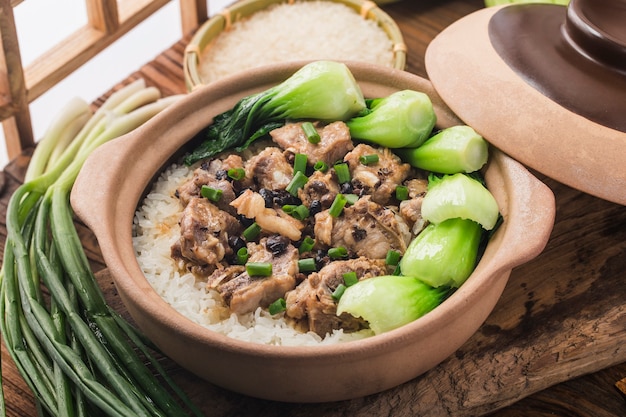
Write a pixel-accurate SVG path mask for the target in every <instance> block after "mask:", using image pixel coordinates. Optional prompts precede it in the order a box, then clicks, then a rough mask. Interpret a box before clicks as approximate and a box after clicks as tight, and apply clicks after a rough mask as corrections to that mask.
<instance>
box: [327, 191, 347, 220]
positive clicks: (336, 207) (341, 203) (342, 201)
mask: <svg viewBox="0 0 626 417" xmlns="http://www.w3.org/2000/svg"><path fill="white" fill-rule="evenodd" d="M347 203H348V200H347V199H346V196H345V195H343V194H337V195H336V196H335V199H334V200H333V203H332V204H331V205H330V208H329V209H328V214H330V215H331V217H339V216H340V215H341V213H342V212H343V208H344V207H345V206H346V204H347Z"/></svg>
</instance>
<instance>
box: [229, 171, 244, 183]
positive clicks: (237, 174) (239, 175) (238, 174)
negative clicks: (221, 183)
mask: <svg viewBox="0 0 626 417" xmlns="http://www.w3.org/2000/svg"><path fill="white" fill-rule="evenodd" d="M226 175H228V178H231V179H233V180H235V181H241V180H242V179H244V178H245V177H246V170H245V169H243V168H230V169H229V170H228V171H226Z"/></svg>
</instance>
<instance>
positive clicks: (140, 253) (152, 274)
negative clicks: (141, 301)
mask: <svg viewBox="0 0 626 417" xmlns="http://www.w3.org/2000/svg"><path fill="white" fill-rule="evenodd" d="M192 173H193V170H192V169H191V168H189V167H186V166H179V165H172V166H171V167H169V168H168V169H167V170H166V171H165V172H163V174H162V175H161V176H160V177H159V178H158V180H157V181H156V183H155V184H154V186H153V189H152V190H151V191H150V193H149V194H148V195H147V196H146V198H145V199H144V201H143V204H142V205H141V207H140V208H139V209H138V210H137V212H136V214H135V220H134V233H133V236H134V237H133V245H134V248H135V252H136V256H137V261H138V262H139V266H140V267H141V269H142V270H143V272H144V274H145V276H146V279H147V280H148V282H149V283H150V284H151V285H152V287H153V288H154V289H155V291H156V292H157V293H158V294H159V295H160V296H161V297H163V299H164V300H165V301H166V302H167V303H169V304H170V305H171V306H172V307H173V308H174V309H175V310H177V311H178V312H180V313H181V314H182V315H184V316H186V317H188V318H189V319H190V320H192V321H194V322H196V323H198V324H200V325H202V326H204V327H206V328H208V329H211V330H213V331H216V332H220V333H222V334H225V335H227V336H230V337H232V338H235V339H240V340H245V341H250V342H257V343H265V344H271V345H285V346H287V345H292V346H293V345H314V344H329V343H337V342H340V341H346V340H354V339H358V338H363V337H366V336H367V335H368V332H360V333H343V332H342V331H336V332H335V333H334V334H333V335H330V336H327V337H326V338H325V339H324V340H322V339H321V338H320V337H319V336H318V335H317V334H315V333H313V332H309V333H300V332H297V331H296V330H294V329H293V328H291V327H290V326H289V325H288V324H287V322H286V321H285V320H284V318H283V316H282V314H283V313H281V314H279V315H276V316H271V315H270V314H269V313H268V312H267V311H264V310H262V309H261V308H259V309H257V311H255V312H254V313H250V314H247V315H236V314H229V313H228V312H227V310H226V307H224V306H223V304H222V302H221V300H220V296H219V295H218V293H217V292H216V291H213V290H207V288H206V283H205V281H203V280H201V279H196V278H195V277H194V275H193V274H191V273H189V272H184V271H182V272H181V271H180V270H178V268H177V266H176V263H175V262H174V260H173V259H172V258H171V256H170V247H171V246H172V244H173V243H174V242H175V241H176V240H177V239H178V237H179V236H180V228H179V226H178V220H179V217H180V213H181V212H182V205H181V204H180V202H179V200H178V198H176V196H175V194H174V193H175V191H176V188H178V187H179V186H180V185H181V184H182V183H183V182H185V181H186V180H187V179H188V178H190V177H191V175H192ZM224 316H226V318H224Z"/></svg>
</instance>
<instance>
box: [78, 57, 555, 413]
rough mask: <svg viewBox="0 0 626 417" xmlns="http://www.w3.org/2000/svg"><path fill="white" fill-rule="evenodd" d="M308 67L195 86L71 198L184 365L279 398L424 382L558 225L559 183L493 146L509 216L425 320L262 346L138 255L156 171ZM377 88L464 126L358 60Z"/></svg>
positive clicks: (85, 178)
mask: <svg viewBox="0 0 626 417" xmlns="http://www.w3.org/2000/svg"><path fill="white" fill-rule="evenodd" d="M301 65H302V64H301V63H290V64H280V65H275V66H272V67H265V68H258V69H255V70H252V71H250V72H249V73H247V74H245V75H241V76H235V77H231V78H228V79H224V80H220V81H217V82H215V83H212V84H211V85H209V86H207V87H203V88H200V89H197V90H195V91H194V92H192V93H190V94H188V96H186V97H185V98H183V99H182V100H180V101H179V102H177V103H176V104H174V105H172V106H171V107H170V108H168V109H167V110H165V111H163V112H162V113H161V114H159V115H158V116H156V117H155V118H153V119H152V120H150V121H149V122H148V123H146V124H145V125H144V126H142V127H141V128H139V129H137V130H136V131H134V132H132V133H130V134H128V135H126V136H125V137H122V138H120V139H117V140H114V141H112V142H110V143H108V144H105V145H103V146H101V147H100V148H99V149H97V150H96V151H95V152H94V153H93V154H92V155H91V157H90V158H89V159H88V161H87V162H86V163H85V166H84V168H83V169H82V171H81V172H80V175H79V177H78V179H77V181H76V183H75V186H74V189H73V191H72V195H71V202H72V206H73V208H74V209H75V211H76V214H77V215H78V216H79V217H80V218H81V219H82V220H83V221H84V222H85V223H86V224H87V226H88V227H89V228H90V229H91V230H92V231H93V232H94V233H95V235H96V237H97V239H98V243H99V245H100V248H101V250H102V255H103V257H104V259H105V261H106V264H107V267H108V269H109V271H110V273H111V275H112V277H113V280H114V281H115V285H116V286H117V289H118V291H119V294H120V297H121V298H122V301H123V302H124V304H125V306H126V307H127V309H128V311H129V312H130V314H131V315H132V317H133V318H134V320H135V321H136V323H137V325H138V326H139V328H140V329H141V330H142V331H143V332H144V333H145V334H146V335H147V336H148V337H149V338H150V339H152V340H153V341H154V343H155V344H156V345H157V346H158V347H159V348H160V349H162V351H163V352H164V353H165V354H167V355H168V356H169V357H171V358H172V359H173V360H174V361H176V362H177V363H179V364H180V365H181V366H182V367H184V368H186V369H188V370H190V371H191V372H193V373H195V374H197V375H199V376H200V377H202V378H205V379H206V380H208V381H210V382H212V383H214V384H216V385H219V386H221V387H224V388H227V389H230V390H233V391H236V392H239V393H243V394H247V395H250V396H254V397H260V398H265V399H270V400H278V401H288V402H326V401H336V400H346V399H350V398H355V397H361V396H364V395H368V394H372V393H376V392H380V391H383V390H386V389H389V388H391V387H394V386H396V385H399V384H402V383H403V382H406V381H408V380H411V379H413V378H415V377H416V376H418V375H420V374H422V373H423V372H425V371H427V370H429V369H431V368H433V367H434V366H436V365H437V364H439V363H440V362H441V361H443V360H444V359H446V358H447V357H448V356H449V355H451V354H452V353H453V352H454V351H455V350H457V349H458V348H459V347H460V346H461V345H462V344H463V343H464V342H465V341H466V340H467V339H469V338H470V337H471V336H472V334H473V333H474V332H476V330H477V329H478V328H479V327H480V326H481V324H482V323H483V322H484V321H485V319H486V318H487V316H488V315H489V313H490V312H491V311H492V309H493V307H494V305H495V304H496V301H497V300H498V298H499V297H500V295H501V293H502V291H503V289H504V287H505V285H506V284H507V280H508V277H509V275H510V272H511V269H512V268H514V267H516V266H518V265H520V264H522V263H524V262H527V261H529V260H530V259H532V258H534V257H535V256H536V255H538V254H539V253H540V252H541V251H542V249H543V248H544V246H545V244H546V242H547V240H548V237H549V234H550V232H551V230H552V226H553V222H554V216H555V205H554V196H553V194H552V193H551V191H550V190H549V189H548V188H547V187H546V186H545V185H544V184H543V183H542V182H540V181H539V180H537V179H536V178H535V177H534V176H533V175H531V174H530V173H529V172H528V171H527V170H526V169H525V168H524V167H523V166H522V165H520V164H519V163H518V162H516V161H514V160H513V159H511V158H509V157H507V156H506V155H505V154H503V153H502V152H500V151H498V150H497V149H495V148H493V149H491V157H490V162H489V164H488V167H487V168H486V169H485V177H486V181H487V184H488V187H489V188H490V190H491V191H492V193H493V194H494V196H495V198H496V200H497V201H498V204H499V206H500V211H501V213H502V216H503V218H504V222H503V224H502V226H501V227H500V228H499V229H498V231H497V232H496V234H495V235H494V236H493V238H492V239H491V241H490V242H489V244H488V246H487V249H486V251H485V253H484V256H483V257H482V259H481V261H480V263H479V265H478V266H477V268H476V270H475V271H474V273H473V274H472V275H471V276H470V278H469V279H468V280H467V281H466V282H465V283H464V284H463V285H462V286H461V288H460V289H459V290H458V291H456V292H455V293H454V294H453V295H452V296H451V297H450V298H448V299H447V300H446V301H444V302H443V303H442V304H441V305H440V306H439V307H437V308H436V309H435V310H434V311H432V312H430V313H428V314H427V315H425V316H424V317H422V318H420V319H418V320H416V321H414V322H412V323H410V324H408V325H405V326H403V327H401V328H398V329H396V330H393V331H390V332H388V333H384V334H381V335H377V336H373V337H371V338H367V339H363V340H360V341H351V342H347V343H343V344H337V345H329V346H316V347H285V346H267V345H260V344H253V343H247V342H242V341H238V340H234V339H231V338H229V337H227V336H224V335H221V334H218V333H215V332H213V331H209V330H207V329H205V328H203V327H201V326H200V325H197V324H195V323H193V322H191V321H190V320H189V319H187V318H185V317H183V316H182V315H181V314H179V313H178V312H176V311H175V310H174V309H173V308H172V307H171V306H170V305H168V304H167V303H166V302H165V301H164V300H163V299H162V298H161V297H160V296H159V295H157V294H156V293H155V291H154V290H153V289H152V288H151V286H150V285H149V284H148V282H147V281H146V279H145V277H144V275H143V273H142V271H141V269H140V268H139V265H138V263H137V260H136V258H135V254H134V250H133V244H132V241H131V237H132V223H133V215H134V213H135V210H136V208H137V206H138V204H139V203H140V200H141V199H142V196H143V195H144V192H145V190H146V189H147V188H149V187H150V185H151V183H152V181H153V179H154V178H155V175H157V174H158V173H159V172H161V171H162V170H163V168H164V166H165V165H166V164H169V163H170V161H171V160H172V159H171V158H172V156H173V155H175V154H177V153H179V151H180V150H181V149H183V148H184V146H185V144H186V142H187V141H188V140H189V139H190V138H192V137H193V135H194V134H195V133H197V132H198V131H199V130H201V129H202V128H203V127H205V126H206V125H207V124H208V123H209V122H210V121H211V120H212V117H213V116H215V115H217V114H219V113H221V112H223V111H225V110H227V109H228V108H230V107H232V106H233V105H234V104H235V103H236V102H237V101H238V100H239V99H240V98H242V97H244V96H246V95H249V94H251V93H253V92H258V91H262V90H265V89H266V88H268V87H270V86H272V85H275V84H278V83H279V82H281V81H283V80H284V79H286V78H287V77H288V76H289V75H291V74H292V73H293V72H295V71H296V69H298V68H299V67H300V66H301ZM349 66H350V68H351V69H352V71H353V74H354V75H355V78H356V79H357V81H358V82H359V83H360V85H361V87H362V90H363V92H364V94H365V95H366V96H369V97H375V96H383V95H387V94H390V93H391V92H393V91H397V90H399V89H407V88H408V89H416V90H421V91H424V92H426V93H428V94H429V95H430V96H431V98H432V101H433V103H434V106H435V109H436V113H437V117H438V121H439V126H440V127H445V126H450V125H453V124H457V123H459V120H458V119H457V118H456V117H455V116H454V114H452V113H451V111H450V110H449V109H448V108H447V107H446V106H445V104H443V102H441V100H440V99H439V98H438V96H437V94H436V93H435V91H434V90H433V88H432V86H431V84H430V83H429V82H428V81H426V80H425V79H422V78H419V77H417V76H415V75H411V74H409V73H407V72H404V71H400V70H394V69H387V68H380V67H374V66H370V65H365V64H350V65H349Z"/></svg>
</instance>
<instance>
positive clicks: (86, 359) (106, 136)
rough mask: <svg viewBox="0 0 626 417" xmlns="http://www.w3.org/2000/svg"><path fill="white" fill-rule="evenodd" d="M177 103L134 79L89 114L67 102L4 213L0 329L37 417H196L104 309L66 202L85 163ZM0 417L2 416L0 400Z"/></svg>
mask: <svg viewBox="0 0 626 417" xmlns="http://www.w3.org/2000/svg"><path fill="white" fill-rule="evenodd" d="M177 98H178V96H172V97H166V98H162V97H161V94H160V91H159V90H158V89H156V88H154V87H146V84H145V82H144V81H143V80H141V79H139V80H137V81H134V82H133V83H131V84H128V85H127V86H125V87H123V88H122V89H120V90H118V91H117V92H115V93H113V94H112V95H111V96H110V97H109V98H108V99H107V100H106V101H105V102H104V103H103V105H102V106H100V107H99V109H98V110H97V111H96V112H92V111H91V110H90V107H89V105H88V104H87V103H85V102H84V101H83V100H81V99H74V100H71V101H70V102H69V103H68V104H67V105H66V106H65V107H64V108H63V109H62V111H61V112H60V113H59V115H58V116H57V118H56V119H55V121H54V122H53V123H52V125H51V126H50V128H49V129H48V131H47V132H46V134H45V135H44V137H43V138H42V140H41V141H40V142H39V144H38V146H37V147H36V149H35V151H34V153H33V157H32V159H31V163H30V165H29V167H28V170H27V173H26V178H25V181H24V184H23V185H21V186H20V187H19V188H18V189H17V190H16V191H15V192H14V194H13V195H12V197H11V200H10V202H9V205H8V208H7V219H6V225H7V240H6V244H5V252H4V261H3V264H2V269H1V271H0V280H1V281H0V283H1V285H0V295H1V296H0V312H1V315H2V320H0V329H1V331H2V336H3V338H4V342H5V344H6V346H7V348H8V351H9V352H10V354H11V356H12V358H13V360H14V361H15V364H16V365H17V368H18V369H19V371H20V373H21V375H22V376H23V377H24V379H25V381H26V383H27V384H28V385H29V387H30V388H31V389H32V391H33V392H34V394H35V398H36V400H37V409H38V412H39V415H41V416H90V417H93V416H105V415H106V416H120V417H129V416H182V415H188V414H192V415H200V414H201V413H200V411H199V410H198V409H197V408H196V407H195V406H194V405H193V404H192V403H191V402H190V401H189V399H188V398H187V397H186V396H185V395H184V393H183V392H182V391H181V390H180V388H178V387H177V386H176V384H175V383H174V381H173V380H172V379H171V378H170V377H168V376H167V374H166V372H165V371H164V369H163V368H162V367H161V366H160V365H159V363H158V361H157V355H158V353H157V351H156V349H155V348H154V347H153V346H152V345H151V344H150V342H149V341H147V340H146V339H145V338H144V337H143V336H142V335H141V334H140V333H139V332H138V330H136V329H135V328H134V327H133V326H132V325H131V324H130V323H128V322H127V321H125V320H124V319H123V318H122V317H121V316H120V315H119V314H118V313H116V312H115V311H114V310H113V309H112V308H111V307H110V306H109V305H108V304H107V303H106V301H105V299H104V296H103V294H102V291H101V289H100V287H99V286H98V284H97V281H96V279H95V276H94V273H93V272H92V270H91V268H90V265H89V263H88V260H87V256H86V254H85V252H84V249H83V246H82V244H81V241H80V240H79V237H78V234H77V231H76V227H75V225H74V223H73V217H72V209H71V206H70V204H69V194H70V191H71V188H72V185H73V183H74V180H75V178H76V176H77V174H78V172H79V170H80V168H81V166H82V164H83V163H84V161H85V159H86V158H87V156H88V155H89V154H90V153H91V152H92V151H93V150H94V149H95V148H96V147H98V146H99V145H101V144H102V143H104V142H107V141H109V140H111V139H114V138H117V137H119V136H121V135H123V134H125V133H127V132H129V131H131V130H133V129H135V128H136V127H138V126H140V125H141V124H143V123H144V122H146V121H147V120H148V119H150V118H151V117H153V116H154V115H156V114H157V113H158V112H160V111H161V110H162V109H164V108H165V107H166V106H168V105H169V104H171V103H172V102H173V101H174V100H176V99H177ZM0 406H1V410H0V412H1V414H2V415H3V416H4V415H5V414H6V410H5V403H4V395H2V396H1V404H0Z"/></svg>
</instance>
